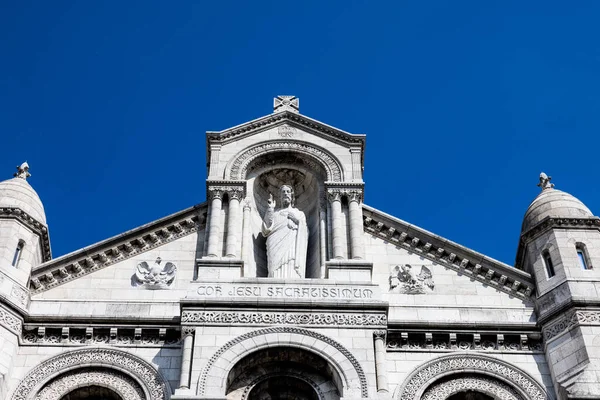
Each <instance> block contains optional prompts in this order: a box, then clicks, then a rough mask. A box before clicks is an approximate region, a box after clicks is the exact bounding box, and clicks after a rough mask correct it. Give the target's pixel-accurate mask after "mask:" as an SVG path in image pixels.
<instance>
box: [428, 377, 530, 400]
mask: <svg viewBox="0 0 600 400" xmlns="http://www.w3.org/2000/svg"><path fill="white" fill-rule="evenodd" d="M467 390H474V391H477V392H480V393H484V394H486V395H488V396H490V397H492V398H494V399H498V400H523V397H521V396H520V395H519V394H518V393H517V392H516V391H514V390H513V389H512V388H511V387H510V386H508V385H506V384H505V383H503V382H501V381H498V380H495V379H488V378H484V377H482V376H472V377H463V378H454V379H450V380H448V381H445V382H442V383H437V384H434V385H432V386H430V387H429V388H428V389H427V390H426V391H425V393H424V394H423V397H421V400H445V399H447V398H448V397H450V396H452V395H454V394H456V393H459V392H464V391H467Z"/></svg>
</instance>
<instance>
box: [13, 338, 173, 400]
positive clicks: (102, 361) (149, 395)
mask: <svg viewBox="0 0 600 400" xmlns="http://www.w3.org/2000/svg"><path fill="white" fill-rule="evenodd" d="M81 366H86V367H88V368H92V367H102V368H107V369H110V368H114V369H116V370H119V371H124V373H127V374H128V375H130V376H131V377H132V378H133V379H134V380H135V381H136V382H137V383H138V384H139V385H140V387H141V388H142V390H143V391H144V396H145V397H144V399H146V400H165V399H168V398H169V397H170V395H171V390H170V388H169V385H168V383H167V382H166V381H165V380H164V379H162V377H161V376H160V374H159V373H158V371H157V370H156V369H155V368H154V367H153V366H152V364H150V363H148V362H146V361H144V360H142V359H141V358H139V357H137V356H134V355H132V354H129V353H126V352H123V351H120V350H116V349H109V348H92V349H90V348H86V349H80V350H75V351H70V352H66V353H62V354H59V355H57V356H55V357H52V358H50V359H49V360H46V361H44V362H43V363H41V364H40V365H38V366H37V367H35V368H33V369H32V370H31V371H30V372H29V373H28V374H27V376H25V378H24V379H23V380H22V381H21V383H20V384H19V386H18V387H17V389H16V390H15V392H14V394H13V396H12V400H30V399H34V398H35V397H36V395H37V392H38V391H39V390H40V389H41V388H42V386H43V385H44V384H46V383H47V382H48V381H50V380H51V379H53V378H55V377H57V376H59V375H60V374H62V373H65V372H68V371H72V370H76V369H78V368H80V367H81ZM123 398H127V399H129V397H123Z"/></svg>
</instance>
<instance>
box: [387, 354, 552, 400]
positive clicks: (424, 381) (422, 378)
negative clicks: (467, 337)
mask: <svg viewBox="0 0 600 400" xmlns="http://www.w3.org/2000/svg"><path fill="white" fill-rule="evenodd" d="M464 372H477V373H479V374H482V375H488V376H492V377H495V378H498V379H500V380H502V381H504V382H510V383H511V385H512V386H513V387H514V389H515V390H516V391H517V392H518V393H521V394H522V395H523V397H524V398H525V400H546V399H547V398H548V397H547V394H546V391H545V390H544V388H543V387H542V386H541V385H540V384H539V383H537V382H536V381H535V380H534V379H533V378H531V377H530V376H529V375H528V374H527V373H525V372H523V371H521V370H520V369H518V368H517V367H515V366H513V365H511V364H509V363H506V362H504V361H502V360H499V359H496V358H492V357H487V356H483V355H475V354H468V353H463V354H456V355H455V354H453V355H450V356H444V357H440V358H436V359H434V360H431V361H428V362H427V363H425V364H424V365H422V366H421V367H419V368H417V369H416V370H415V371H414V372H413V373H412V374H411V375H409V377H408V378H407V380H406V382H405V383H404V385H402V387H401V388H400V389H399V390H398V393H397V395H396V396H395V398H396V399H397V400H416V399H420V398H421V396H422V394H423V393H424V391H425V390H426V389H427V388H428V386H430V385H431V383H432V382H434V381H436V380H437V379H441V378H442V377H445V376H447V375H449V374H453V373H464Z"/></svg>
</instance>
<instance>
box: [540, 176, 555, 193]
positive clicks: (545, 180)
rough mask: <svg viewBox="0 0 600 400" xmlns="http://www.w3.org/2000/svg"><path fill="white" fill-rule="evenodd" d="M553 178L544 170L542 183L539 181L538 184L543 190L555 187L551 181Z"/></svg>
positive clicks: (541, 177)
mask: <svg viewBox="0 0 600 400" xmlns="http://www.w3.org/2000/svg"><path fill="white" fill-rule="evenodd" d="M551 180H552V177H551V176H548V175H546V174H545V173H543V172H542V173H541V174H540V183H538V186H539V187H541V188H542V190H544V189H552V188H553V187H554V183H550V181H551Z"/></svg>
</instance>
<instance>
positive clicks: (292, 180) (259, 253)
mask: <svg viewBox="0 0 600 400" xmlns="http://www.w3.org/2000/svg"><path fill="white" fill-rule="evenodd" d="M247 171H248V172H247V175H246V179H247V188H248V199H249V200H250V202H251V206H252V207H251V213H252V218H251V220H252V223H251V231H252V239H251V241H252V251H250V252H249V253H250V254H249V255H248V258H249V259H248V262H247V264H246V266H245V267H244V268H245V270H246V271H247V272H249V273H245V276H257V277H266V276H267V274H268V271H267V254H266V239H265V238H264V237H263V235H262V234H261V226H262V219H263V217H264V215H265V213H266V211H267V208H268V205H267V201H268V199H269V195H270V194H271V195H273V199H274V200H275V201H276V202H277V204H276V209H277V208H279V206H280V199H279V189H280V187H281V186H282V185H289V186H292V187H293V189H294V198H295V200H294V207H296V208H298V209H299V210H300V211H302V212H303V213H304V215H305V216H306V222H307V227H308V251H307V259H306V267H305V268H306V269H305V274H304V275H305V277H306V278H322V277H323V272H322V270H321V266H322V259H324V258H325V255H322V254H321V238H320V237H319V236H320V229H319V226H320V217H321V212H320V211H321V210H322V209H325V208H326V204H325V196H324V182H325V180H326V176H327V174H326V172H325V171H324V169H323V167H322V166H321V165H320V164H319V162H317V161H316V160H314V159H312V158H310V157H309V156H305V155H300V154H295V153H286V152H281V153H268V154H265V155H264V156H262V157H258V158H257V159H255V160H254V161H253V162H252V163H251V164H250V165H249V167H248V169H247Z"/></svg>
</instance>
